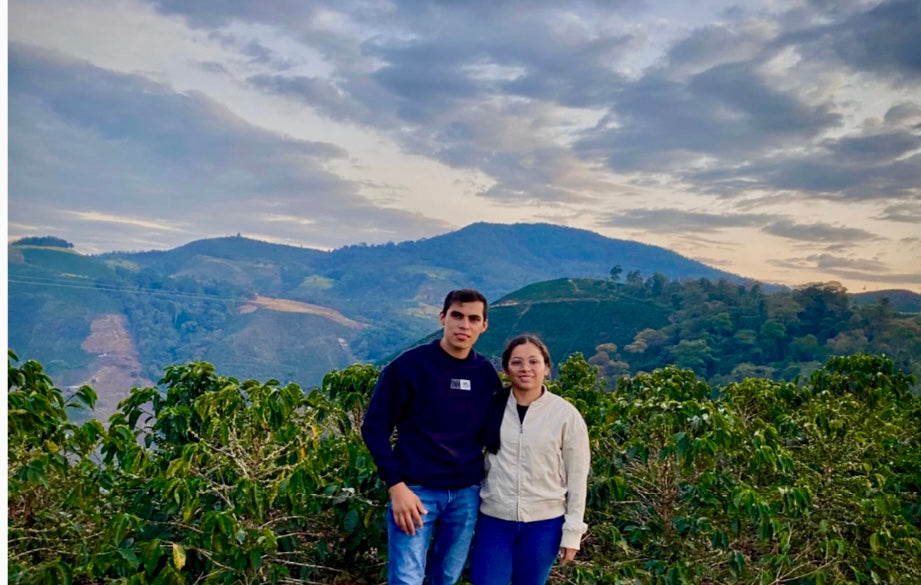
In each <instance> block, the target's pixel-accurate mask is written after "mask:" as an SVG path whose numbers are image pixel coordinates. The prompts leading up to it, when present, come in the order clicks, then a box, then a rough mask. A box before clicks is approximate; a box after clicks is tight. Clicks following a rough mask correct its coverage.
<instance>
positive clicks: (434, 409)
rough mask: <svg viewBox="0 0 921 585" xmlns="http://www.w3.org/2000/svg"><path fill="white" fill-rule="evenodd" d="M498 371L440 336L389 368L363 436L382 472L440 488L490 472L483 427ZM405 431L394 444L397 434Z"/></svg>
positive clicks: (389, 478)
mask: <svg viewBox="0 0 921 585" xmlns="http://www.w3.org/2000/svg"><path fill="white" fill-rule="evenodd" d="M499 390H501V384H500V382H499V376H498V374H497V373H496V369H495V368H494V367H493V365H492V364H491V363H490V362H489V360H487V359H486V358H485V357H483V356H481V355H479V354H477V353H476V352H474V351H471V352H470V355H468V356H467V357H466V358H465V359H457V358H454V357H451V356H450V355H449V354H448V353H447V352H445V351H444V350H443V349H441V346H440V345H439V340H436V341H433V342H432V343H428V344H426V345H420V346H418V347H414V348H413V349H410V350H408V351H406V352H404V353H403V354H402V355H400V356H399V357H398V358H396V359H395V360H393V361H392V362H391V363H390V364H389V365H387V367H385V368H384V369H383V370H382V371H381V375H380V378H379V379H378V381H377V385H376V386H375V387H374V394H373V396H372V397H371V403H370V404H369V405H368V411H367V413H365V418H364V421H363V422H362V425H361V436H362V438H363V439H364V441H365V444H367V445H368V450H370V451H371V456H372V457H374V462H375V464H377V468H378V471H379V473H380V475H381V478H382V479H383V480H384V482H385V483H386V484H387V487H390V486H392V485H394V484H397V483H399V482H401V481H403V482H406V483H407V484H410V485H414V484H415V485H422V486H425V487H429V488H437V489H460V488H465V487H469V486H471V485H474V484H477V483H479V482H480V480H481V479H482V478H483V443H482V437H481V431H482V429H483V425H484V423H485V422H486V418H487V414H488V412H489V405H490V401H491V400H492V397H493V395H494V394H495V393H496V392H498V391H499ZM394 428H396V429H397V441H396V445H395V447H393V448H391V443H390V435H391V433H392V432H393V429H394Z"/></svg>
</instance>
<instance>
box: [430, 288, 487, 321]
mask: <svg viewBox="0 0 921 585" xmlns="http://www.w3.org/2000/svg"><path fill="white" fill-rule="evenodd" d="M477 301H480V302H481V303H483V319H484V320H485V319H486V311H487V309H488V308H489V303H487V302H486V297H485V296H483V293H481V292H480V291H478V290H475V289H472V288H460V289H457V290H452V291H451V292H449V293H448V296H446V297H445V304H444V307H442V309H441V314H442V315H447V314H448V309H450V308H451V305H453V304H454V303H475V302H477Z"/></svg>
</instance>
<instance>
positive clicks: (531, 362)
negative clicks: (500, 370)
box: [505, 343, 550, 391]
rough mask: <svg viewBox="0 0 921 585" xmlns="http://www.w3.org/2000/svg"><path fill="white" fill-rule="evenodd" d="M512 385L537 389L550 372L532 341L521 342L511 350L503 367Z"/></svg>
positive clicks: (522, 388)
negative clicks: (506, 363) (506, 364)
mask: <svg viewBox="0 0 921 585" xmlns="http://www.w3.org/2000/svg"><path fill="white" fill-rule="evenodd" d="M505 373H506V374H508V377H509V380H510V381H511V382H512V386H513V387H515V388H517V389H519V390H523V391H528V390H535V389H539V388H540V387H541V386H542V385H543V383H544V379H545V378H546V377H547V375H548V374H549V373H550V367H549V366H548V365H547V362H546V361H544V356H543V355H542V354H541V353H540V349H539V348H538V347H537V346H536V345H534V344H533V343H522V344H521V345H518V346H516V347H515V349H513V350H512V353H511V354H510V355H509V358H508V366H506V368H505Z"/></svg>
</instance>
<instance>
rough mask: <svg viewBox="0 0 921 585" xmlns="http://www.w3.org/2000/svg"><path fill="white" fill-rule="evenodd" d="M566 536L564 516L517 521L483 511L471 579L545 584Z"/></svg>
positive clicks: (478, 583)
mask: <svg viewBox="0 0 921 585" xmlns="http://www.w3.org/2000/svg"><path fill="white" fill-rule="evenodd" d="M562 539H563V517H562V516H560V517H559V518H551V519H549V520H537V521H534V522H514V521H509V520H500V519H498V518H493V517H492V516H486V515H485V514H480V517H479V519H478V520H477V525H476V535H475V536H474V538H473V550H472V551H471V553H470V581H471V582H472V583H473V585H509V583H511V584H512V585H544V584H545V583H546V582H547V578H548V577H549V576H550V569H552V568H553V563H554V561H556V558H557V556H558V555H559V554H560V541H561V540H562Z"/></svg>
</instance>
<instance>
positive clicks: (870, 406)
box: [7, 352, 921, 585]
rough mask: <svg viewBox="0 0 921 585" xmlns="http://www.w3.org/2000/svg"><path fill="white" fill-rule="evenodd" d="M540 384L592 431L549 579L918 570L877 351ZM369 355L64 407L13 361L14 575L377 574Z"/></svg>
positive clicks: (843, 577) (26, 365) (588, 371)
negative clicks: (269, 376)
mask: <svg viewBox="0 0 921 585" xmlns="http://www.w3.org/2000/svg"><path fill="white" fill-rule="evenodd" d="M599 373H600V372H599V370H598V368H597V367H595V366H593V365H592V364H590V363H589V362H588V361H587V360H586V359H585V358H584V357H583V356H582V354H580V353H575V354H573V355H571V356H570V357H569V358H568V359H566V360H565V361H564V362H563V363H562V364H560V365H559V367H558V375H557V376H556V377H555V380H554V381H553V382H551V387H552V389H553V390H554V391H555V392H558V393H560V394H561V395H562V396H564V397H565V398H566V399H567V400H569V401H571V402H572V403H573V404H575V405H576V406H577V407H578V409H579V410H580V411H581V412H582V414H583V416H584V417H585V419H586V422H587V424H588V427H589V432H590V440H591V447H592V473H591V475H590V478H589V493H588V506H587V516H586V521H587V522H588V524H589V531H588V534H587V536H586V539H585V541H584V543H583V548H582V550H581V551H580V553H579V555H578V557H577V562H576V563H575V564H574V565H571V566H568V567H564V568H556V569H554V571H553V574H552V578H551V582H552V583H555V584H563V583H566V584H602V583H603V584H645V583H654V584H663V585H671V584H678V583H700V584H717V583H719V584H722V583H739V584H752V585H754V584H759V585H767V584H776V585H780V584H781V583H788V584H797V585H821V584H830V583H893V584H905V585H912V584H917V583H921V398H919V397H917V396H915V395H913V394H912V393H911V391H910V388H911V387H912V385H913V384H915V383H916V380H915V379H914V377H913V376H911V375H910V374H906V373H905V372H903V371H901V370H900V369H899V368H897V367H896V366H895V364H894V363H893V361H892V360H891V359H889V358H887V357H883V356H878V355H869V354H854V355H849V356H838V357H833V358H830V359H829V360H827V361H826V362H825V363H824V364H823V365H822V366H821V367H820V368H818V369H816V370H815V371H814V372H812V374H811V375H810V376H808V377H807V378H803V379H800V380H799V381H798V382H788V381H775V380H772V379H768V378H762V377H749V378H745V379H743V380H740V381H737V382H733V383H730V384H728V385H725V386H722V387H719V388H717V387H713V386H711V385H709V384H708V383H707V382H705V381H703V380H702V379H701V378H700V377H698V376H696V375H695V373H694V371H693V370H691V369H682V368H679V367H676V366H668V367H664V368H658V369H655V370H653V371H651V372H649V373H641V374H637V375H634V376H623V377H621V378H620V379H619V381H618V384H617V387H616V388H615V389H608V388H606V387H605V382H604V380H603V378H602V377H600V376H599ZM377 375H378V370H377V369H376V368H374V367H373V366H370V365H353V366H350V367H348V368H345V369H342V370H333V371H331V372H329V373H328V374H327V375H326V376H325V377H324V379H323V382H322V384H320V385H319V386H318V387H317V388H315V389H313V390H311V391H304V390H303V389H302V388H301V387H299V386H297V385H295V384H282V383H279V382H278V381H275V380H268V381H265V382H260V381H255V380H245V381H238V380H236V379H234V378H231V377H227V376H223V375H220V374H219V373H217V372H216V371H215V369H214V367H213V366H212V365H210V364H208V363H204V362H191V363H187V364H184V365H175V366H169V367H167V368H166V369H165V370H164V372H163V374H162V378H161V380H160V382H159V384H158V386H157V387H150V388H135V389H133V390H132V392H131V395H130V396H129V397H128V398H127V399H125V400H124V401H123V402H122V403H121V404H120V405H119V409H118V411H117V412H116V413H115V414H114V415H113V416H112V417H111V418H110V420H109V421H108V422H106V423H103V422H100V421H98V420H95V419H90V420H88V421H87V422H83V423H80V424H78V423H75V422H73V421H72V420H71V418H70V416H69V413H70V412H72V411H73V409H74V408H80V407H83V408H91V407H92V405H93V402H94V399H95V392H94V391H93V389H92V388H90V387H88V386H84V387H82V388H80V389H79V390H77V391H75V392H74V393H72V394H68V395H65V394H64V393H63V392H62V391H61V390H60V389H58V388H56V387H55V385H54V383H53V380H52V379H51V378H50V377H49V376H48V375H47V374H46V373H45V372H44V370H43V368H42V365H41V364H40V363H38V362H36V361H32V360H26V361H20V360H19V358H18V357H17V356H16V355H15V354H13V353H12V352H11V353H10V354H9V357H8V381H9V392H8V396H7V404H8V412H9V418H8V422H9V443H8V455H9V457H8V478H9V479H8V494H9V499H8V512H9V521H8V567H9V568H8V571H9V572H8V577H9V582H10V583H85V584H103V583H125V584H134V585H142V584H154V583H157V584H161V583H162V584H166V583H176V584H178V583H183V584H193V583H227V584H229V583H253V584H255V583H339V584H343V583H358V584H372V583H373V584H377V583H384V582H385V578H384V576H383V575H384V562H385V558H384V556H385V553H386V547H385V546H384V544H385V539H386V535H385V528H384V523H383V511H384V506H385V502H386V491H385V489H384V486H383V484H382V483H381V482H380V480H379V479H378V478H377V476H376V473H375V470H374V466H373V463H372V460H371V458H370V456H369V454H368V452H367V450H366V449H365V447H364V445H363V443H362V441H361V439H360V436H359V431H358V423H359V421H360V419H361V416H362V413H363V411H364V408H365V407H366V405H367V401H368V398H369V396H370V393H371V389H372V388H373V385H374V382H375V381H376V378H377Z"/></svg>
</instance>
